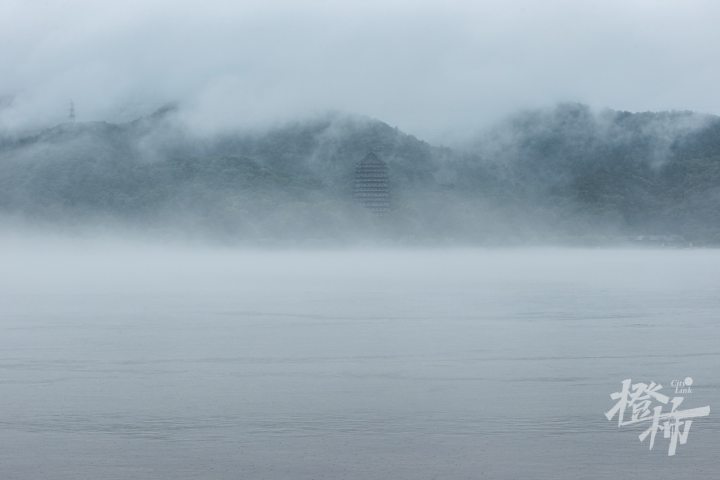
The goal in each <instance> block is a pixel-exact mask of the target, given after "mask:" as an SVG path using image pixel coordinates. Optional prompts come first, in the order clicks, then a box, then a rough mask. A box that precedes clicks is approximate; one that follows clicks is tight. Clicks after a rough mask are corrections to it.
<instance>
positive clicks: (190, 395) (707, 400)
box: [0, 243, 720, 480]
mask: <svg viewBox="0 0 720 480" xmlns="http://www.w3.org/2000/svg"><path fill="white" fill-rule="evenodd" d="M36 246H37V244H35V245H33V244H32V243H28V244H27V245H26V246H25V247H21V246H19V245H18V244H14V245H12V246H8V245H6V246H5V248H3V249H2V250H1V251H0V260H1V264H2V266H3V268H2V270H1V271H0V305H2V314H1V315H0V352H1V353H0V372H1V375H0V412H2V413H1V414H0V439H1V443H2V445H3V449H2V454H1V455H0V459H2V467H1V468H2V471H3V478H8V479H24V478H54V479H74V478H78V477H84V476H88V477H92V478H98V479H120V478H128V477H135V478H155V479H164V478H176V479H184V478H187V479H191V478H198V477H202V478H218V479H224V478H228V479H229V478H238V476H241V477H244V478H268V479H283V478H298V479H303V478H307V479H310V478H320V477H329V478H339V477H342V478H352V479H354V478H357V479H371V478H376V479H384V478H398V477H399V478H437V477H438V476H441V477H446V478H466V477H473V478H476V477H482V476H488V477H491V478H518V477H532V478H539V479H540V478H543V479H544V478H547V479H568V480H569V479H576V478H608V479H610V478H617V477H618V472H624V471H632V472H634V473H633V475H634V477H635V478H647V479H650V478H657V477H658V476H660V477H663V478H664V477H667V476H677V477H683V478H684V477H688V476H695V475H701V474H702V473H703V472H707V471H711V470H712V469H713V468H714V457H713V452H714V451H715V446H716V441H715V440H716V438H717V435H718V434H719V433H720V424H718V422H717V419H716V418H715V416H714V415H712V414H711V416H710V417H707V418H702V419H698V420H697V421H696V422H695V423H694V424H693V427H692V431H691V433H690V435H689V442H688V444H687V445H683V446H681V447H679V453H678V455H677V456H676V457H673V458H669V457H667V451H666V447H667V445H666V443H664V441H663V440H659V441H658V443H657V444H656V446H655V449H654V450H653V451H648V450H647V444H646V443H643V444H641V443H640V442H639V441H638V439H637V434H638V433H639V432H638V431H634V430H631V429H630V430H627V429H618V428H617V425H616V424H614V423H612V422H608V421H606V420H605V417H604V416H603V413H604V412H605V411H607V410H609V408H610V407H611V406H612V402H611V401H610V398H609V394H610V393H612V392H614V391H617V390H618V389H619V386H620V382H621V381H622V380H623V379H625V378H633V379H634V381H651V380H654V381H656V382H660V383H663V385H669V382H670V381H671V380H672V379H675V378H685V377H686V376H692V377H693V378H694V379H695V385H696V386H697V388H696V389H695V393H693V395H691V396H689V398H688V399H686V402H687V403H688V406H704V405H710V406H711V408H713V409H714V408H715V405H717V404H720V384H719V383H718V377H717V371H718V368H719V367H720V350H718V346H717V341H716V339H717V338H719V334H720V332H718V328H719V327H718V324H717V317H718V314H719V313H720V295H719V293H720V283H719V282H718V277H717V271H718V269H719V268H720V253H718V252H717V251H714V250H640V249H633V250H587V249H499V250H467V249H465V250H460V249H442V250H438V249H435V250H407V249H404V250H397V249H396V250H358V249H348V250H324V251H299V250H295V251H287V250H285V251H274V252H272V251H257V250H256V251H250V250H237V249H208V248H197V247H196V248H187V247H186V248H179V247H167V246H159V247H148V246H147V245H145V246H141V245H135V246H127V245H119V244H117V243H116V244H114V245H108V244H104V245H101V244H98V243H95V244H92V243H90V244H87V243H86V244H84V245H80V246H78V244H75V245H73V244H64V245H62V244H60V243H55V244H54V246H53V245H50V244H46V246H45V247H46V248H43V249H40V248H35V247H36ZM48 247H51V248H48ZM690 404H692V405H690ZM569 466H572V468H569ZM579 472H580V473H579ZM583 472H584V473H583Z"/></svg>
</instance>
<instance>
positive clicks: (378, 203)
mask: <svg viewBox="0 0 720 480" xmlns="http://www.w3.org/2000/svg"><path fill="white" fill-rule="evenodd" d="M353 196H354V197H355V200H356V201H357V202H359V203H360V204H361V205H362V206H364V207H365V208H367V209H369V210H371V211H372V212H373V213H375V214H376V215H384V214H385V213H387V212H388V210H390V186H389V180H388V168H387V165H386V164H385V162H383V161H382V160H380V159H379V158H378V156H377V155H375V154H374V153H372V152H370V153H368V154H367V155H366V156H365V158H364V159H363V160H362V161H360V162H359V163H358V164H357V165H356V166H355V184H354V188H353Z"/></svg>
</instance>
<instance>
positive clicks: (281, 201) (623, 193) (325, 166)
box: [0, 104, 720, 245]
mask: <svg viewBox="0 0 720 480" xmlns="http://www.w3.org/2000/svg"><path fill="white" fill-rule="evenodd" d="M370 151H374V152H375V153H376V154H377V155H378V156H379V157H380V158H382V159H383V160H384V161H385V162H387V164H388V169H389V175H390V186H391V194H392V211H391V212H390V213H389V214H388V215H387V216H385V217H382V218H376V217H375V216H373V215H372V214H371V213H370V212H368V211H365V210H364V209H363V208H362V207H360V206H359V205H357V204H356V203H355V202H354V201H353V198H352V184H353V172H354V166H355V164H356V163H357V162H358V161H359V160H361V159H362V158H363V157H364V156H365V155H366V154H367V153H368V152H370ZM0 215H2V217H1V218H2V222H3V224H5V225H16V224H18V223H24V224H37V225H41V226H48V227H53V226H58V225H61V226H63V228H67V227H72V228H94V227H98V226H101V227H102V228H112V229H114V228H132V229H135V230H137V231H141V232H146V233H150V234H153V233H170V234H173V235H192V236H200V237H206V238H220V239H223V241H231V242H235V241H237V242H241V243H242V242H251V243H258V242H260V243H263V242H269V243H284V242H305V241H319V242H334V241H346V242H353V241H356V240H362V239H376V238H382V239H385V240H390V241H397V242H443V243H459V244H468V243H492V244H514V243H521V242H536V243H552V242H561V243H568V242H570V243H581V242H583V243H584V242H592V243H623V242H635V241H640V242H648V241H649V242H658V243H669V244H678V245H683V244H689V243H690V242H692V243H694V244H717V243H720V119H718V117H714V116H708V115H699V114H694V113H691V112H663V113H628V112H618V111H611V110H607V111H602V112H593V111H591V110H590V109H589V108H588V107H586V106H583V105H577V104H563V105H559V106H557V107H555V108H553V109H547V110H535V111H527V112H522V113H519V114H517V115H515V116H513V117H511V118H509V119H507V120H506V121H504V122H502V123H501V124H498V125H497V126H496V127H494V128H492V129H490V130H488V131H486V132H484V133H483V134H481V135H479V136H478V138H477V140H476V141H475V142H473V143H472V144H471V145H469V146H466V147H464V148H457V149H450V148H446V147H438V146H433V145H430V144H428V143H426V142H424V141H422V140H419V139H417V138H415V137H413V136H411V135H408V134H405V133H403V132H401V131H399V130H398V129H396V128H393V127H391V126H389V125H387V124H385V123H383V122H381V121H377V120H373V119H369V118H366V117H359V116H350V115H342V114H327V115H323V116H320V117H315V118H312V119H309V120H305V121H298V122H293V123H286V124H283V125H281V126H277V127H275V128H268V129H266V130H264V131H262V132H260V131H252V132H248V131H243V132H235V133H223V134H216V135H206V134H203V135H200V134H196V133H195V132H192V131H190V130H189V129H188V127H187V126H185V124H183V123H182V122H181V121H180V120H179V118H178V115H177V113H176V111H175V110H173V109H166V110H163V111H159V112H157V113H156V114H154V115H151V116H148V117H145V118H141V119H138V120H136V121H134V122H130V123H124V124H112V123H105V122H92V123H82V122H78V123H67V124H63V125H59V126H56V127H54V128H50V129H46V130H43V131H40V132H37V133H35V134H33V135H26V136H20V137H18V136H13V137H10V136H6V137H4V138H3V139H2V140H0Z"/></svg>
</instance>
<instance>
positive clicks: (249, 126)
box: [0, 96, 720, 147]
mask: <svg viewBox="0 0 720 480" xmlns="http://www.w3.org/2000/svg"><path fill="white" fill-rule="evenodd" d="M8 97H10V100H8ZM0 98H2V101H0V120H1V119H2V113H3V110H4V109H7V108H10V107H11V106H12V103H13V100H12V96H0ZM560 108H582V109H585V110H587V111H589V112H590V113H591V114H593V115H595V116H599V115H602V114H631V115H643V114H646V115H664V114H665V115H688V116H696V117H700V118H705V119H709V120H710V119H718V118H720V114H718V113H712V112H708V111H699V110H693V109H690V108H683V109H676V108H667V109H659V110H627V109H623V108H616V107H610V106H603V107H599V106H595V105H592V104H590V103H588V102H583V101H575V100H561V101H556V102H553V103H548V104H545V105H542V106H528V107H522V108H517V109H514V110H513V111H512V112H511V113H507V114H504V115H500V116H497V117H496V118H495V119H494V120H492V121H489V122H487V125H486V126H485V127H481V128H478V129H476V130H474V131H473V132H471V133H470V134H468V135H465V138H464V139H463V140H462V141H460V142H449V143H448V144H447V146H452V147H457V146H462V144H463V143H466V142H473V141H475V140H477V138H478V137H479V136H481V135H482V134H483V133H487V132H490V131H492V130H493V129H494V128H497V127H499V126H502V125H503V124H505V123H508V122H512V121H513V120H514V119H517V118H519V117H522V116H523V115H527V114H532V113H551V112H553V111H555V110H558V109H560ZM142 110H143V112H142V113H141V112H138V113H135V114H133V115H132V116H130V117H128V118H127V119H123V118H118V116H116V117H114V118H113V117H112V116H108V117H105V118H83V117H82V109H81V104H80V106H79V104H78V103H77V102H76V101H75V100H74V99H69V100H68V102H67V113H66V116H65V117H64V119H63V120H59V119H58V116H57V115H55V116H53V117H54V118H56V119H55V120H52V121H48V122H47V123H43V124H35V125H33V126H25V127H5V128H3V127H2V123H1V122H0V134H4V135H6V136H13V137H16V138H22V137H31V136H33V135H37V134H40V133H42V132H43V131H47V130H52V129H54V128H57V127H62V126H66V125H71V124H79V125H83V124H108V125H118V126H122V125H131V124H134V123H137V122H141V121H143V120H151V119H161V118H172V119H173V120H174V121H176V126H181V127H185V128H188V130H189V133H194V134H196V135H197V136H200V137H202V136H213V135H224V134H233V133H249V134H251V133H260V132H268V131H273V130H279V129H282V128H286V127H288V126H292V125H297V124H302V123H309V122H313V121H322V120H334V119H339V118H345V119H352V120H357V121H366V122H380V123H383V124H385V125H387V126H389V127H391V128H394V129H396V130H399V131H400V132H402V133H405V134H407V135H411V136H413V137H415V138H418V139H419V140H421V141H424V142H426V143H430V144H435V145H439V146H442V145H445V143H444V142H442V141H438V140H437V139H426V138H425V136H424V135H420V134H417V133H414V132H413V131H412V129H408V128H404V127H402V126H400V125H397V124H394V123H391V122H390V121H387V120H385V119H383V118H382V117H381V116H377V115H371V114H368V113H364V112H360V111H351V110H346V109H341V108H325V109H317V110H312V111H307V112H305V113H297V114H294V115H290V116H285V117H282V118H281V117H276V118H274V119H270V120H267V119H266V120H261V121H258V122H256V123H254V124H253V123H252V122H245V121H242V122H240V121H239V122H237V123H232V122H230V123H227V124H224V125H220V126H218V127H215V128H204V127H203V126H201V125H199V124H198V122H197V121H196V120H195V119H194V112H193V109H192V107H188V104H186V103H184V102H182V101H179V100H174V101H167V102H161V103H158V104H157V105H156V106H153V107H148V108H145V109H142ZM238 118H242V115H238ZM458 128H460V126H458Z"/></svg>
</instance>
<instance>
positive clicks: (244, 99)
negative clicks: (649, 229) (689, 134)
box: [0, 0, 720, 140]
mask: <svg viewBox="0 0 720 480" xmlns="http://www.w3.org/2000/svg"><path fill="white" fill-rule="evenodd" d="M719 58H720V2H717V1H715V0H707V1H702V0H675V1H671V0H652V1H651V0H618V1H615V0H599V1H594V2H590V1H581V0H564V1H563V0H559V1H552V0H543V1H539V0H502V1H494V2H490V1H454V2H453V1H450V0H444V1H432V2H431V1H422V0H412V1H410V0H408V1H405V0H383V1H374V0H365V1H354V0H343V1H334V2H330V1H319V0H317V1H310V0H296V1H290V0H286V1H275V0H256V1H242V0H234V1H230V0H227V1H224V0H215V1H214V0H122V1H120V0H113V1H103V0H0V61H1V62H2V74H1V75H0V95H6V96H14V102H13V103H12V105H10V106H6V107H4V108H3V110H2V112H3V113H2V114H0V125H2V126H5V127H17V126H28V125H32V124H35V123H37V122H52V121H57V120H61V119H62V117H63V116H66V115H67V109H68V102H69V100H70V99H73V100H74V101H75V104H76V106H77V112H78V118H79V120H96V119H124V118H129V117H132V116H133V115H137V114H140V113H143V111H144V110H147V109H151V108H153V107H154V106H156V105H159V104H161V103H163V102H167V101H173V100H177V101H180V102H181V104H183V105H184V108H185V109H186V111H187V112H189V118H191V119H192V121H194V122H197V124H198V125H202V126H203V127H206V128H214V127H226V128H227V127H234V126H242V125H247V124H252V123H254V122H267V121H272V120H275V119H284V118H288V117H294V116H298V115H306V114H308V113H311V112H316V111H322V110H325V109H338V110H344V111H350V112H356V113H362V114H366V115H370V116H373V117H377V118H380V119H382V120H385V121H387V122H388V123H390V124H392V125H396V126H398V127H400V128H401V129H403V130H406V131H409V132H411V133H415V134H417V135H419V136H421V137H424V138H428V139H431V140H441V139H443V138H446V137H447V138H450V137H457V136H458V135H460V136H461V135H465V134H467V133H469V132H471V131H473V130H474V129H477V128H480V127H482V126H484V125H487V124H488V123H489V122H492V121H495V120H497V119H499V118H500V117H502V116H504V115H506V114H508V113H510V112H512V111H514V110H516V109H518V108H524V107H533V106H543V105H549V104H552V103H554V102H556V101H562V100H569V101H581V102H586V103H589V104H591V105H593V106H596V107H605V106H607V107H612V108H617V109H626V110H661V109H694V110H699V111H704V112H710V113H720V95H718V90H719V89H720V61H718V59H719ZM4 103H5V104H7V100H5V101H4Z"/></svg>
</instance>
